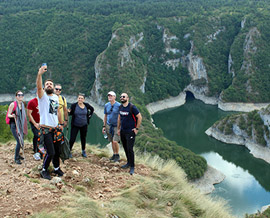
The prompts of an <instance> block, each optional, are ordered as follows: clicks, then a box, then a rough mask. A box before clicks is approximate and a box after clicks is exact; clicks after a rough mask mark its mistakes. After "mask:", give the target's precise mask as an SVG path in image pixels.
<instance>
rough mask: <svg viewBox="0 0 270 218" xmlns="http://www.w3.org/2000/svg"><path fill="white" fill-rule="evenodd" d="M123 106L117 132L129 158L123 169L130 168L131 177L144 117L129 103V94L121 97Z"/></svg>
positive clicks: (120, 110)
mask: <svg viewBox="0 0 270 218" xmlns="http://www.w3.org/2000/svg"><path fill="white" fill-rule="evenodd" d="M120 101H121V103H122V105H121V106H120V108H119V116H118V124H117V132H118V135H120V137H121V141H122V144H123V147H124V150H125V154H126V157H127V164H125V165H123V166H122V168H128V167H130V171H129V173H130V175H132V174H133V173H134V166H135V164H134V162H135V161H134V151H133V147H134V142H135V136H136V135H137V133H138V131H139V128H140V125H141V122H142V116H141V114H140V112H139V110H138V109H137V107H136V106H135V105H133V104H131V103H129V97H128V95H127V93H122V94H121V96H120Z"/></svg>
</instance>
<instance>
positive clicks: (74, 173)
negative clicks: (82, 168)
mask: <svg viewBox="0 0 270 218" xmlns="http://www.w3.org/2000/svg"><path fill="white" fill-rule="evenodd" d="M72 174H73V175H74V176H79V175H80V173H79V172H78V171H77V170H73V171H72Z"/></svg>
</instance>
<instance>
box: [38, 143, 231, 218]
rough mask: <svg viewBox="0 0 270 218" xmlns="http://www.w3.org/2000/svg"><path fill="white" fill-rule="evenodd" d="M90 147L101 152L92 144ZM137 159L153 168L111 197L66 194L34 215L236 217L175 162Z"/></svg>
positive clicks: (141, 157)
mask: <svg viewBox="0 0 270 218" xmlns="http://www.w3.org/2000/svg"><path fill="white" fill-rule="evenodd" d="M91 150H92V151H93V152H94V153H95V152H97V153H99V152H100V150H99V149H96V148H93V147H91ZM104 152H105V153H106V151H104ZM137 162H138V163H140V164H143V165H146V166H148V167H150V168H151V169H152V171H151V173H150V174H149V175H148V176H140V175H138V174H137V175H136V174H135V175H134V178H133V179H132V181H129V183H128V184H127V185H126V187H125V188H123V189H121V190H119V193H118V195H117V196H116V197H114V198H112V199H111V200H108V201H101V200H93V199H91V198H89V197H87V195H86V194H85V193H82V192H76V193H75V194H74V193H66V194H65V196H63V198H62V199H63V201H62V203H61V204H60V207H59V208H58V209H57V210H55V211H50V212H48V211H44V212H41V213H38V214H35V215H34V216H33V217H34V218H47V217H50V218H51V217H58V218H59V217H97V218H98V217H100V218H104V217H113V215H114V216H115V217H121V218H124V217H126V218H129V217H135V216H136V217H141V218H143V217H160V218H161V217H164V218H165V217H183V218H189V217H205V218H216V217H219V218H223V217H224V218H229V217H233V216H231V215H230V214H229V212H228V208H227V206H226V205H225V203H224V202H221V201H217V200H214V199H211V198H210V197H209V196H205V195H202V194H201V193H200V192H199V191H198V190H197V189H194V188H193V187H191V185H190V184H189V183H187V180H186V178H185V173H184V172H183V170H182V169H181V168H180V167H179V166H177V164H176V163H175V162H174V161H164V160H162V159H160V158H159V157H157V156H156V157H152V156H150V155H137ZM135 214H136V215H135Z"/></svg>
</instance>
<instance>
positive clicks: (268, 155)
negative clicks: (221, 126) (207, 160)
mask: <svg viewBox="0 0 270 218" xmlns="http://www.w3.org/2000/svg"><path fill="white" fill-rule="evenodd" d="M205 133H206V134H207V135H208V136H211V137H213V138H215V139H217V140H219V141H221V142H224V143H227V144H236V145H244V146H246V147H247V148H248V149H249V151H250V153H251V154H252V155H253V156H254V157H256V158H260V159H263V160H264V161H266V162H267V163H270V148H269V147H263V146H261V145H258V144H257V143H255V142H254V141H252V140H250V139H247V138H245V137H244V136H242V135H236V134H233V135H225V134H224V133H222V132H220V131H219V130H218V129H216V128H214V127H210V128H209V129H207V130H206V131H205Z"/></svg>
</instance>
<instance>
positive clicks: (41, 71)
mask: <svg viewBox="0 0 270 218" xmlns="http://www.w3.org/2000/svg"><path fill="white" fill-rule="evenodd" d="M46 71H47V66H41V67H40V68H39V70H38V74H40V75H42V74H44V73H45V72H46Z"/></svg>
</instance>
